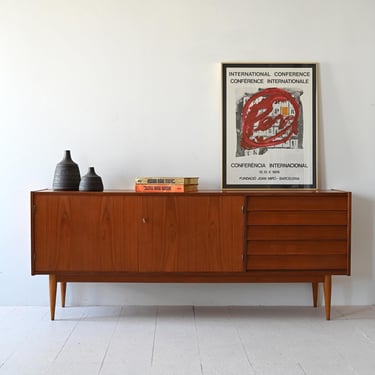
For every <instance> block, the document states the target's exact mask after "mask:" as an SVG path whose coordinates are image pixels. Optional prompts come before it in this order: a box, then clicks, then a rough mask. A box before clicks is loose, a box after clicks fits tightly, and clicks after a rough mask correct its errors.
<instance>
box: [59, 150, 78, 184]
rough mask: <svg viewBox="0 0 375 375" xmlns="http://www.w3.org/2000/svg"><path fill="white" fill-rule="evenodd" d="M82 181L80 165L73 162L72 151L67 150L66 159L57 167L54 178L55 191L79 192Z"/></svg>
mask: <svg viewBox="0 0 375 375" xmlns="http://www.w3.org/2000/svg"><path fill="white" fill-rule="evenodd" d="M80 181H81V174H80V172H79V167H78V164H77V163H75V162H74V161H73V160H72V157H71V156H70V150H66V151H65V154H64V159H63V160H61V161H60V163H58V164H57V165H56V169H55V175H54V177H53V184H52V189H53V190H78V188H79V183H80Z"/></svg>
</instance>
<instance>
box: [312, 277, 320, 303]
mask: <svg viewBox="0 0 375 375" xmlns="http://www.w3.org/2000/svg"><path fill="white" fill-rule="evenodd" d="M318 285H319V284H318V283H317V282H313V283H312V294H313V306H314V307H317V306H318Z"/></svg>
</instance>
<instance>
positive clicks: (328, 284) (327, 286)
mask: <svg viewBox="0 0 375 375" xmlns="http://www.w3.org/2000/svg"><path fill="white" fill-rule="evenodd" d="M331 290H332V276H331V275H325V276H324V304H325V309H326V319H327V320H330V319H331Z"/></svg>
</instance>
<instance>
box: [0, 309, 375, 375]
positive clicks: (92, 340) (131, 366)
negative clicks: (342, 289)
mask: <svg viewBox="0 0 375 375" xmlns="http://www.w3.org/2000/svg"><path fill="white" fill-rule="evenodd" d="M0 374H1V375H4V374H12V375H22V374H25V375H34V374H35V375H59V374H64V375H76V374H77V375H78V374H79V375H86V374H87V375H116V374H124V375H133V374H139V375H149V374H150V375H179V374H188V375H214V374H215V375H219V374H223V375H230V374H233V375H242V374H246V375H248V374H249V375H250V374H257V375H260V374H267V375H268V374H283V375H284V374H285V375H293V374H298V375H304V374H309V375H317V374H324V375H327V374H328V375H331V374H339V375H345V374H360V375H364V374H369V375H370V374H371V375H373V374H375V307H374V306H366V307H333V308H332V320H331V321H326V320H325V315H324V309H323V308H322V307H319V308H317V309H314V308H312V307H192V306H173V307H167V306H160V307H157V306H123V307H121V306H110V307H108V306H102V307H66V308H65V309H62V308H57V309H56V320H55V321H53V322H51V321H50V320H49V310H48V308H47V307H0Z"/></svg>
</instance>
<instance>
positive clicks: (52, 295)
mask: <svg viewBox="0 0 375 375" xmlns="http://www.w3.org/2000/svg"><path fill="white" fill-rule="evenodd" d="M56 290H57V281H56V276H55V275H49V308H50V313H51V320H55V308H56Z"/></svg>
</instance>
